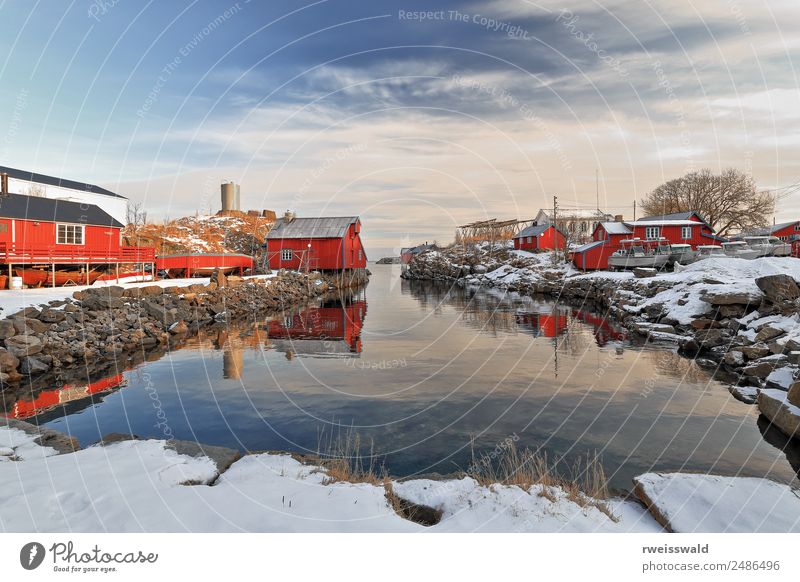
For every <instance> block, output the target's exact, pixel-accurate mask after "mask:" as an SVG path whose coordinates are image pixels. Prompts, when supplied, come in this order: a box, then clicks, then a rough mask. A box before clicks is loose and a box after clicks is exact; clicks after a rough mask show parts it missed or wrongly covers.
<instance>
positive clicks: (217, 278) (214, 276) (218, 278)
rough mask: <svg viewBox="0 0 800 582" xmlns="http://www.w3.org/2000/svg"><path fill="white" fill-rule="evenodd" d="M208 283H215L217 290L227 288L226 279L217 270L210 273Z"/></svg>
mask: <svg viewBox="0 0 800 582" xmlns="http://www.w3.org/2000/svg"><path fill="white" fill-rule="evenodd" d="M210 282H211V283H216V285H217V288H222V287H227V286H228V278H227V277H226V276H225V274H224V273H223V272H222V271H220V270H219V269H214V272H213V273H211V279H210Z"/></svg>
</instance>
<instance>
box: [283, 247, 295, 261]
mask: <svg viewBox="0 0 800 582" xmlns="http://www.w3.org/2000/svg"><path fill="white" fill-rule="evenodd" d="M292 257H294V253H293V252H292V249H281V260H282V261H291V260H292Z"/></svg>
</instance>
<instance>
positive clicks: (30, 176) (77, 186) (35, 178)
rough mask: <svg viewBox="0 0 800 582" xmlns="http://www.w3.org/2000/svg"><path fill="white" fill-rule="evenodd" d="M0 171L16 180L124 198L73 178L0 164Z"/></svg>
mask: <svg viewBox="0 0 800 582" xmlns="http://www.w3.org/2000/svg"><path fill="white" fill-rule="evenodd" d="M0 173H5V174H8V176H9V177H10V178H15V179H17V180H25V181H27V182H36V183H37V184H46V185H48V186H59V187H61V188H69V189H70V190H79V191H82V192H91V193H92V194H103V195H104V196H113V197H115V198H125V197H124V196H120V195H119V194H116V193H114V192H112V191H111V190H106V189H105V188H101V187H100V186H95V185H94V184H86V183H84V182H76V181H74V180H66V179H64V178H56V177H55V176H47V175H46V174H37V173H36V172H29V171H27V170H18V169H17V168H9V167H7V166H0Z"/></svg>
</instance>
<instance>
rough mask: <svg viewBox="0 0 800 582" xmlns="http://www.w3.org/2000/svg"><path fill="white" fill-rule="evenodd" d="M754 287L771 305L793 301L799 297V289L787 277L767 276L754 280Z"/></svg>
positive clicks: (790, 278)
mask: <svg viewBox="0 0 800 582" xmlns="http://www.w3.org/2000/svg"><path fill="white" fill-rule="evenodd" d="M756 285H757V286H758V288H759V289H761V292H762V293H764V296H765V297H766V298H767V299H769V300H770V301H771V302H773V303H779V302H782V301H794V300H795V299H797V298H798V297H800V287H798V285H797V281H795V280H794V279H793V278H792V277H790V276H789V275H783V274H781V275H767V276H765V277H759V278H758V279H756Z"/></svg>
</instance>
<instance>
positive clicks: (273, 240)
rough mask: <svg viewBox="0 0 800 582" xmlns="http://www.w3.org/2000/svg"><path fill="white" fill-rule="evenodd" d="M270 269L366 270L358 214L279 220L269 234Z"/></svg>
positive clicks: (287, 215)
mask: <svg viewBox="0 0 800 582" xmlns="http://www.w3.org/2000/svg"><path fill="white" fill-rule="evenodd" d="M267 256H268V260H269V267H270V269H292V270H296V271H306V270H311V271H313V270H319V271H342V270H345V269H364V268H366V266H367V253H366V252H365V251H364V246H363V244H362V243H361V220H359V218H358V217H357V216H343V217H329V218H328V217H320V218H295V216H294V215H293V214H292V213H288V212H287V213H286V215H285V216H284V217H283V218H282V219H280V220H278V222H276V223H275V226H274V227H273V228H272V230H270V231H269V234H268V235H267Z"/></svg>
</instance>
